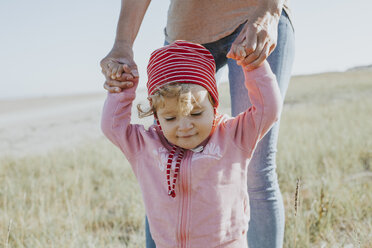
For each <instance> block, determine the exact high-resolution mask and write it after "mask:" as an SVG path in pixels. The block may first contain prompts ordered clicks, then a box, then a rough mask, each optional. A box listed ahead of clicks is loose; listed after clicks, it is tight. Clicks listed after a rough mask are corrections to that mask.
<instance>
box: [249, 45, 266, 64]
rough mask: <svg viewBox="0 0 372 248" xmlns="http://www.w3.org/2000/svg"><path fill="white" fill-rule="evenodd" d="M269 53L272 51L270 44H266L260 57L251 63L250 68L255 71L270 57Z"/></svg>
mask: <svg viewBox="0 0 372 248" xmlns="http://www.w3.org/2000/svg"><path fill="white" fill-rule="evenodd" d="M269 51H270V46H269V43H265V46H264V47H263V49H262V51H261V54H260V56H259V57H258V58H257V59H256V60H254V61H252V62H251V63H249V65H248V68H249V69H255V68H257V67H259V66H260V65H261V64H262V63H263V62H264V61H265V59H267V57H268V56H269Z"/></svg>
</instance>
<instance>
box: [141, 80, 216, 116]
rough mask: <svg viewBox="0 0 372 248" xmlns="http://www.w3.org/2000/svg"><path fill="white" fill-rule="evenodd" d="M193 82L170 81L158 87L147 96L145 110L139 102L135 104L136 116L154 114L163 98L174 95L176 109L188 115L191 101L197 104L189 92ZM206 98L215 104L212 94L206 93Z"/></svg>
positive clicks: (191, 107) (191, 105)
mask: <svg viewBox="0 0 372 248" xmlns="http://www.w3.org/2000/svg"><path fill="white" fill-rule="evenodd" d="M194 86H195V84H190V83H170V84H167V85H164V86H163V87H161V88H159V89H158V90H157V91H156V92H155V93H154V94H153V95H151V96H149V101H150V102H151V106H150V107H149V108H148V109H147V110H143V109H142V107H141V104H138V105H137V110H138V117H139V118H143V117H146V116H151V115H155V116H156V110H157V109H158V108H163V107H164V106H165V98H172V97H176V98H177V102H178V110H179V111H180V112H181V113H182V115H188V114H189V113H190V112H191V111H192V109H193V107H194V106H193V103H196V104H198V102H197V99H195V98H194V96H193V95H192V94H191V90H192V88H193V87H194ZM208 99H209V101H210V103H211V104H212V106H215V103H214V100H213V98H212V96H211V95H210V94H209V93H208Z"/></svg>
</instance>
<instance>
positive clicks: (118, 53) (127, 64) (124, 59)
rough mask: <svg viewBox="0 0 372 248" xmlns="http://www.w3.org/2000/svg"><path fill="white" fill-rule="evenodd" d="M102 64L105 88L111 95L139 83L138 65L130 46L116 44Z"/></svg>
mask: <svg viewBox="0 0 372 248" xmlns="http://www.w3.org/2000/svg"><path fill="white" fill-rule="evenodd" d="M100 64H101V68H102V73H103V75H104V76H105V78H106V81H105V83H104V85H103V87H104V88H105V89H106V90H108V91H109V92H111V93H117V92H120V91H122V90H124V89H128V88H131V87H133V85H134V84H135V83H137V82H138V70H137V65H136V63H135V62H134V60H133V52H132V48H131V47H130V46H127V45H118V44H115V46H114V48H113V49H112V50H111V51H110V53H109V54H108V55H107V56H106V57H104V58H103V59H102V60H101V63H100Z"/></svg>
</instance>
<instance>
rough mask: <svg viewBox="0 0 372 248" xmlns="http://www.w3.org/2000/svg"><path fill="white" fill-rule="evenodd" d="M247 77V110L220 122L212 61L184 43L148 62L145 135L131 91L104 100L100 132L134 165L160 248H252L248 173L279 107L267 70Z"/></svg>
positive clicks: (274, 84)
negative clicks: (135, 118)
mask: <svg viewBox="0 0 372 248" xmlns="http://www.w3.org/2000/svg"><path fill="white" fill-rule="evenodd" d="M243 69H244V73H245V85H246V87H247V89H248V92H249V93H248V94H249V97H250V100H251V103H252V106H251V107H250V108H249V109H247V110H246V111H245V112H242V113H241V114H239V115H238V116H237V117H235V118H231V117H228V116H226V115H219V114H218V113H217V107H218V104H219V99H218V92H217V85H216V80H215V63H214V60H213V57H212V55H211V54H210V53H209V51H208V50H207V49H205V48H204V47H203V46H201V45H198V44H194V43H190V42H186V41H176V42H174V43H172V44H170V45H168V46H165V47H162V48H160V49H157V50H156V51H154V52H153V53H152V54H151V57H150V61H149V64H148V68H147V73H148V82H147V89H148V96H149V97H148V99H149V103H150V108H149V109H143V108H142V107H141V106H137V108H138V111H139V115H140V117H143V116H154V118H155V120H156V124H154V125H152V126H150V127H149V128H148V130H146V129H145V128H144V127H143V126H142V125H134V124H130V120H131V106H132V102H133V100H134V98H135V89H136V87H137V82H136V83H135V85H134V87H132V88H129V89H125V90H123V91H122V92H120V93H108V96H107V99H106V102H105V105H104V108H103V116H102V130H103V132H104V134H105V135H106V136H107V137H108V138H109V139H110V140H111V141H112V142H113V143H114V144H115V145H116V146H117V147H119V148H120V149H121V151H122V152H123V153H124V155H125V156H126V158H127V159H128V161H129V162H130V164H131V167H132V169H133V171H134V174H135V176H136V178H137V180H138V182H139V185H140V188H141V191H142V197H143V201H144V204H145V209H146V214H147V216H148V220H149V225H150V229H151V234H152V237H153V239H154V241H155V243H156V247H157V248H167V247H169V248H171V247H172V248H173V247H191V248H198V247H200V248H206V247H234V248H235V247H236V248H242V247H248V245H247V240H246V232H247V228H248V221H249V202H248V194H247V170H248V164H249V161H250V158H251V156H252V154H253V151H254V149H255V147H256V145H257V143H258V141H259V140H260V139H261V138H262V137H263V136H264V135H265V133H266V132H267V131H268V130H269V129H270V127H271V126H272V125H273V124H274V122H275V121H276V120H277V118H278V116H279V114H280V111H281V105H282V104H281V97H280V93H279V89H278V86H277V82H276V78H275V76H274V75H273V73H272V72H271V69H270V66H269V65H268V64H267V63H266V62H264V63H263V65H261V66H260V67H259V68H257V69H255V70H251V71H248V70H247V69H245V68H243Z"/></svg>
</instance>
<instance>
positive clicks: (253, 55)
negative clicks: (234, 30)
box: [227, 1, 281, 70]
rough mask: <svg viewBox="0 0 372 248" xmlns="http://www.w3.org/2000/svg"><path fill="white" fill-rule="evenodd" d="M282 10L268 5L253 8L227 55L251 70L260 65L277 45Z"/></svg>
mask: <svg viewBox="0 0 372 248" xmlns="http://www.w3.org/2000/svg"><path fill="white" fill-rule="evenodd" d="M263 2H264V1H263ZM268 2H270V1H268ZM274 2H275V1H274ZM280 9H281V8H280ZM280 12H281V11H279V9H278V8H272V7H268V6H262V7H261V6H260V7H258V8H252V11H251V14H248V16H249V19H248V21H247V23H246V24H245V25H244V27H243V29H242V31H241V32H240V34H239V35H238V37H237V38H236V39H235V41H234V42H233V44H232V45H231V48H230V51H229V53H228V54H227V57H228V58H232V59H235V60H237V64H239V65H241V66H244V67H246V68H247V69H249V70H253V69H255V68H257V67H259V66H260V65H261V64H262V63H263V62H264V61H265V59H266V58H267V57H268V56H269V55H270V54H271V53H272V51H273V50H274V49H275V47H276V43H277V37H278V23H279V18H280V14H279V13H280Z"/></svg>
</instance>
